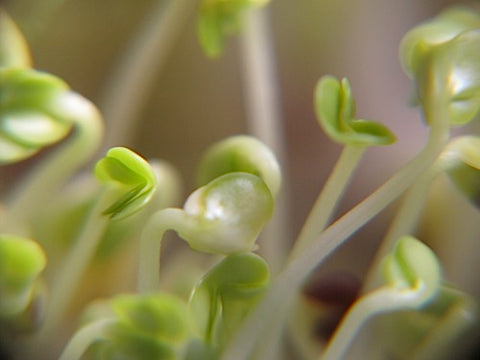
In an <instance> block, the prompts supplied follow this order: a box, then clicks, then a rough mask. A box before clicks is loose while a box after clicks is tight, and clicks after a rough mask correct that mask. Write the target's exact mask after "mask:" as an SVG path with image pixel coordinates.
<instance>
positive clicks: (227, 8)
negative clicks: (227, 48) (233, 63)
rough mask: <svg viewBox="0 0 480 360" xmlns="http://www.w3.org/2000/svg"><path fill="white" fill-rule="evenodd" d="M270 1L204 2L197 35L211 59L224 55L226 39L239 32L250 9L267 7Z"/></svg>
mask: <svg viewBox="0 0 480 360" xmlns="http://www.w3.org/2000/svg"><path fill="white" fill-rule="evenodd" d="M268 1H269V0H203V1H202V3H201V5H200V10H199V14H198V22H197V34H198V38H199V40H200V44H201V45H202V48H203V50H204V51H205V53H206V54H207V55H208V56H209V57H212V58H214V57H218V56H220V54H221V53H222V50H223V46H224V42H225V38H226V37H227V36H228V35H231V34H233V33H235V32H237V31H238V30H239V29H240V26H241V20H242V16H243V14H244V12H245V11H247V10H248V9H252V8H256V7H260V6H263V5H265V4H266V3H268Z"/></svg>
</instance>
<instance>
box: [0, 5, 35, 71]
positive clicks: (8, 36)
mask: <svg viewBox="0 0 480 360" xmlns="http://www.w3.org/2000/svg"><path fill="white" fill-rule="evenodd" d="M30 66H31V58H30V50H29V48H28V44H27V42H26V40H25V38H24V37H23V34H22V32H21V31H20V29H19V28H18V27H17V25H16V24H15V22H14V21H13V20H12V19H11V18H10V16H8V14H7V13H6V11H5V10H4V9H2V8H1V7H0V68H1V67H30Z"/></svg>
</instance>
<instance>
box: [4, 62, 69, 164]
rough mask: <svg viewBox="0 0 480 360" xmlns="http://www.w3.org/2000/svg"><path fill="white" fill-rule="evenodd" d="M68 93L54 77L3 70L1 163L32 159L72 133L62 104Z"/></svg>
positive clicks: (29, 70)
mask: <svg viewBox="0 0 480 360" xmlns="http://www.w3.org/2000/svg"><path fill="white" fill-rule="evenodd" d="M69 92H70V91H69V88H68V86H67V84H66V83H65V82H63V81H62V80H60V79H59V78H57V77H55V76H53V75H49V74H46V73H43V72H40V71H36V70H32V69H27V68H26V69H20V68H0V164H8V163H12V162H16V161H20V160H23V159H25V158H27V157H29V156H32V155H33V154H35V153H36V152H38V151H39V150H40V149H42V148H43V147H45V146H48V145H51V144H53V143H55V142H57V141H59V140H60V139H62V138H64V137H65V136H66V135H67V134H68V133H69V131H70V129H71V127H72V123H71V121H69V119H68V118H65V115H66V114H65V111H64V109H63V108H62V107H61V104H60V102H59V99H60V98H61V97H62V96H64V95H67V94H68V93H69ZM72 111H73V109H72Z"/></svg>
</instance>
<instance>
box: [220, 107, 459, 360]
mask: <svg viewBox="0 0 480 360" xmlns="http://www.w3.org/2000/svg"><path fill="white" fill-rule="evenodd" d="M435 110H436V111H434V112H433V114H430V115H431V117H429V118H430V119H432V120H433V119H435V121H432V122H431V123H432V128H431V133H430V137H429V140H428V142H427V145H426V146H425V148H424V149H423V150H422V151H421V152H420V153H419V154H418V155H417V156H416V157H415V158H414V159H413V160H411V161H410V162H409V163H408V164H407V165H405V166H404V167H403V168H402V169H401V170H400V171H399V172H398V173H396V174H395V175H394V176H393V177H392V178H390V179H389V180H388V181H387V182H386V183H385V184H384V185H382V186H381V187H380V188H379V189H377V190H376V191H375V192H374V193H373V194H371V195H370V196H369V197H368V198H366V199H365V200H363V201H362V202H361V203H360V204H358V205H357V206H355V207H354V208H353V209H351V210H350V211H349V212H348V213H346V214H345V215H344V216H342V217H341V218H340V219H338V220H337V221H336V222H335V223H333V224H332V225H331V226H330V227H328V228H327V229H326V230H325V231H324V232H323V233H322V234H321V235H320V236H319V237H318V238H317V240H316V241H315V242H314V243H313V244H312V245H310V246H309V247H307V248H306V249H305V251H303V252H302V253H301V254H300V255H299V256H298V257H297V258H296V259H295V260H294V261H292V262H291V263H290V264H289V265H288V266H287V268H286V269H285V270H284V271H283V272H282V273H281V274H280V275H279V276H278V278H277V279H276V281H275V282H274V284H273V286H272V288H271V289H270V290H269V291H268V292H267V294H266V296H265V298H264V299H263V300H262V301H261V302H260V303H259V305H258V306H257V308H256V309H255V310H254V311H252V313H251V314H250V316H249V317H248V318H247V320H246V321H245V323H244V325H243V326H242V328H241V329H240V330H239V332H238V334H237V337H236V338H235V339H234V341H232V343H231V344H230V346H229V347H228V348H227V349H226V351H225V353H224V354H223V359H225V360H226V359H228V360H240V359H242V358H243V356H244V354H245V353H247V354H248V353H250V352H251V351H252V349H253V348H254V346H255V344H256V341H257V339H259V338H260V337H261V334H263V333H265V332H266V331H267V328H268V327H269V324H270V322H271V320H272V319H273V318H276V317H279V316H281V317H283V318H285V317H286V313H287V312H288V308H289V307H290V305H291V303H292V300H293V299H294V298H295V296H296V292H297V291H298V289H299V288H300V286H301V284H302V283H303V282H304V280H305V278H306V277H307V276H308V275H309V274H310V273H311V271H312V270H313V269H315V267H317V266H318V264H321V263H322V261H324V260H325V259H326V258H327V257H328V256H329V255H330V254H331V253H332V252H333V251H334V250H335V249H336V248H337V247H338V246H340V245H341V244H342V243H343V242H344V241H345V240H346V239H347V238H348V237H349V236H351V235H352V234H353V233H354V232H355V231H357V230H358V229H359V228H360V227H362V226H363V225H365V224H366V223H367V222H368V221H370V220H371V219H372V218H373V217H374V216H376V215H377V214H378V213H380V212H381V211H382V210H383V209H384V208H385V207H386V206H388V205H389V204H390V203H391V202H392V201H394V200H395V199H396V198H398V196H400V195H401V194H402V193H403V192H404V191H405V190H406V189H407V188H408V187H409V186H410V185H411V184H412V183H413V182H414V181H415V180H416V179H417V178H418V176H419V175H421V174H422V173H423V172H424V171H425V169H427V168H428V167H430V166H431V165H432V163H433V162H434V161H435V159H436V158H437V156H438V154H439V153H440V152H441V150H442V149H443V148H444V146H445V144H446V142H447V140H448V134H449V124H448V119H446V112H445V111H443V106H441V107H440V108H439V109H435ZM433 115H435V116H433Z"/></svg>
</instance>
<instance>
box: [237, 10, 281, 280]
mask: <svg viewBox="0 0 480 360" xmlns="http://www.w3.org/2000/svg"><path fill="white" fill-rule="evenodd" d="M240 39H241V42H240V44H241V50H242V52H241V54H242V64H243V82H244V98H245V102H246V107H247V127H248V130H249V132H250V133H251V134H252V135H254V136H255V137H257V138H259V139H260V140H261V141H262V142H264V143H265V144H266V145H267V146H269V147H270V148H271V149H272V151H273V152H274V153H275V154H276V155H277V157H278V158H279V162H280V163H281V164H282V166H283V167H285V166H286V156H285V153H286V150H285V145H284V144H285V140H284V136H283V134H284V129H283V126H282V119H281V115H280V106H279V104H278V101H279V100H278V99H279V97H280V96H279V94H278V89H279V86H278V84H277V81H276V76H275V72H276V63H275V56H274V49H273V40H272V36H271V33H270V31H269V18H268V7H267V8H261V9H252V10H250V11H248V12H247V14H245V23H244V24H243V29H242V34H241V38H240ZM285 180H286V181H287V182H288V179H285V174H284V179H283V182H284V183H285ZM283 188H284V189H283V190H282V191H281V192H280V194H278V198H277V199H276V201H275V202H276V206H275V214H274V217H273V219H272V221H271V222H270V224H268V225H267V226H266V228H265V231H264V233H263V235H262V251H263V252H264V255H265V257H266V259H267V260H268V263H269V264H270V267H271V269H272V271H273V272H274V273H276V272H278V271H279V270H280V268H281V266H282V265H283V262H284V261H285V258H286V256H287V249H288V246H289V239H288V228H289V226H288V223H289V220H288V214H287V209H288V204H287V195H288V194H287V193H286V190H285V188H286V186H284V187H283Z"/></svg>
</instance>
